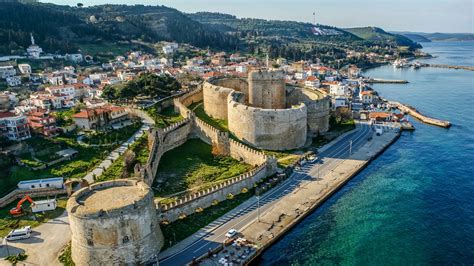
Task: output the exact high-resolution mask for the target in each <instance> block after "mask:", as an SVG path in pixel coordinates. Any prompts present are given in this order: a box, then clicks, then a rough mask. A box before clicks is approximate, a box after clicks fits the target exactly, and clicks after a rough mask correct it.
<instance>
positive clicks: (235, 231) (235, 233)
mask: <svg viewBox="0 0 474 266" xmlns="http://www.w3.org/2000/svg"><path fill="white" fill-rule="evenodd" d="M238 233H239V232H238V231H237V230H235V229H230V230H229V232H227V233H226V234H225V236H226V237H228V238H231V237H234V236H236V235H237V234H238Z"/></svg>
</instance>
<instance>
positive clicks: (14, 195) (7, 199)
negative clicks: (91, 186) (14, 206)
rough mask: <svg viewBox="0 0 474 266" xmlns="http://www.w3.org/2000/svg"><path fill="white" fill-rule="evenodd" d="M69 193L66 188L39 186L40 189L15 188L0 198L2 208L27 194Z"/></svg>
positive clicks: (36, 196)
mask: <svg viewBox="0 0 474 266" xmlns="http://www.w3.org/2000/svg"><path fill="white" fill-rule="evenodd" d="M63 194H67V191H66V189H65V188H63V189H53V188H38V189H15V190H13V191H12V192H10V193H8V194H7V195H5V196H4V197H2V198H1V199H0V208H3V207H5V206H7V205H8V204H10V203H12V202H14V201H15V200H17V199H21V198H23V197H24V196H26V195H29V196H30V197H32V198H39V197H47V196H56V195H63Z"/></svg>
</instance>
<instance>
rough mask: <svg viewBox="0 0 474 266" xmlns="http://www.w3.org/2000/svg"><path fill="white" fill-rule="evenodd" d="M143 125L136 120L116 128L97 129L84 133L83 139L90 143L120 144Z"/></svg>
mask: <svg viewBox="0 0 474 266" xmlns="http://www.w3.org/2000/svg"><path fill="white" fill-rule="evenodd" d="M141 126H142V123H141V122H134V123H133V124H131V125H128V126H124V127H122V128H120V129H116V130H107V131H95V132H91V133H88V134H86V135H84V136H83V137H82V138H81V141H82V142H84V143H86V144H89V145H112V144H119V143H122V142H124V141H126V140H128V139H129V138H130V136H132V135H133V134H134V133H135V132H137V130H139V129H140V127H141Z"/></svg>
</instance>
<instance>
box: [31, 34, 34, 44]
mask: <svg viewBox="0 0 474 266" xmlns="http://www.w3.org/2000/svg"><path fill="white" fill-rule="evenodd" d="M30 36H31V45H35V37H33V33H30Z"/></svg>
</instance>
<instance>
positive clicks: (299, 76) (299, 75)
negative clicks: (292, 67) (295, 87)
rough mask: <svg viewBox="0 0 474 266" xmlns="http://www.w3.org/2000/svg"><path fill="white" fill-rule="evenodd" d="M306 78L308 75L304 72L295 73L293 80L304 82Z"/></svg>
mask: <svg viewBox="0 0 474 266" xmlns="http://www.w3.org/2000/svg"><path fill="white" fill-rule="evenodd" d="M307 77H308V74H306V72H297V73H295V78H296V79H297V80H304V79H306V78H307Z"/></svg>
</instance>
